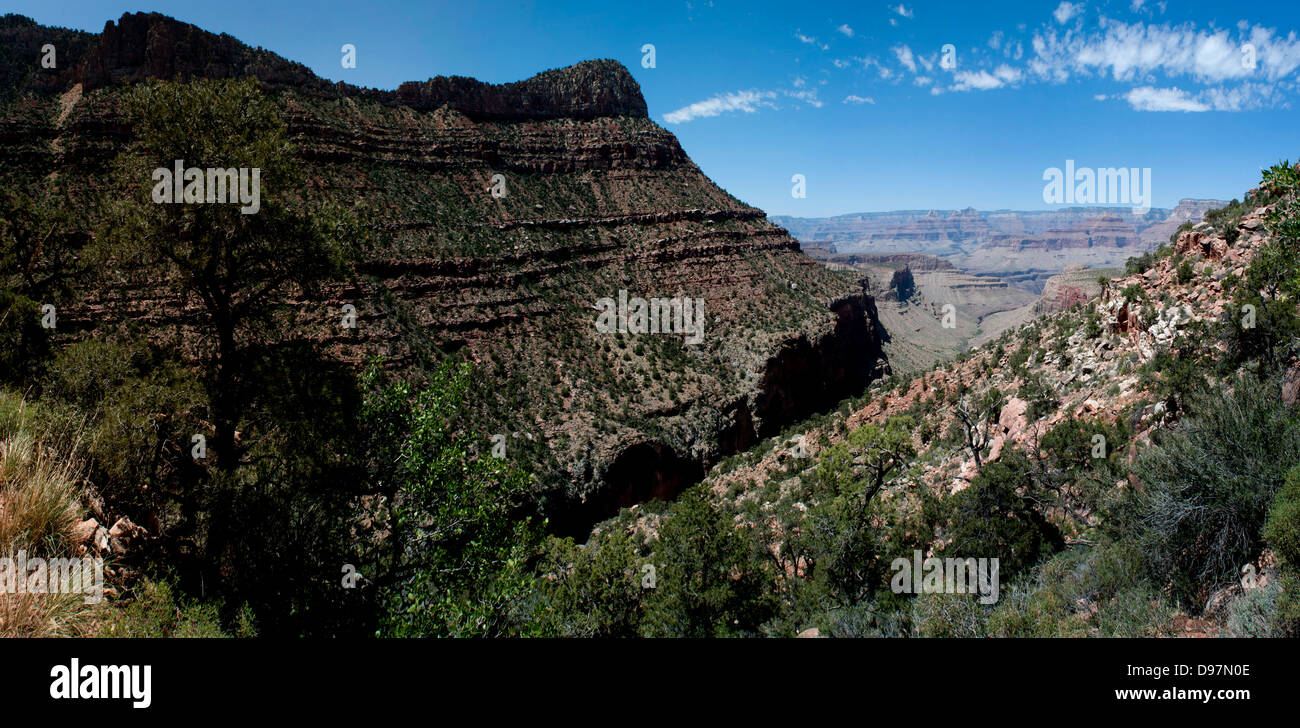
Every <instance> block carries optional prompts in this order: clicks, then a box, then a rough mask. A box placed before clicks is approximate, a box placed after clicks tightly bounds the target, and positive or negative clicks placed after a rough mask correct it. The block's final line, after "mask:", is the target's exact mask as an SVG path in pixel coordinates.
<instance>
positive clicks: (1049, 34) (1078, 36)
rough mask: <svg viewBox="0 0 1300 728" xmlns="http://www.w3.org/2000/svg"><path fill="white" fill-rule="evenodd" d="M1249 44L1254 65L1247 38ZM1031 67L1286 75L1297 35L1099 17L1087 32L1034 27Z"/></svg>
mask: <svg viewBox="0 0 1300 728" xmlns="http://www.w3.org/2000/svg"><path fill="white" fill-rule="evenodd" d="M1246 43H1249V44H1250V45H1251V46H1253V49H1254V55H1255V63H1254V67H1253V68H1252V67H1251V64H1250V63H1249V62H1248V51H1247V50H1245V44H1246ZM1033 47H1034V53H1035V55H1034V58H1033V59H1032V60H1031V61H1030V63H1029V70H1030V71H1031V72H1032V73H1034V74H1035V75H1037V76H1039V77H1040V78H1044V79H1047V80H1051V81H1056V82H1060V81H1064V80H1066V79H1067V78H1069V77H1070V75H1071V74H1073V73H1081V74H1085V75H1091V74H1102V75H1107V74H1108V75H1110V76H1111V78H1113V79H1115V80H1117V81H1142V80H1147V79H1149V78H1152V77H1154V75H1155V74H1157V73H1159V74H1164V75H1165V76H1168V77H1170V78H1174V77H1179V76H1189V77H1191V78H1194V79H1196V80H1198V81H1201V82H1204V83H1218V82H1221V81H1225V80H1237V79H1239V80H1248V79H1265V80H1269V81H1277V80H1280V79H1284V78H1287V77H1288V76H1290V75H1291V74H1293V73H1294V72H1295V71H1296V69H1297V68H1300V38H1297V37H1296V33H1295V31H1292V32H1291V33H1289V34H1288V35H1286V36H1285V37H1283V36H1280V35H1278V34H1276V32H1275V31H1274V30H1273V29H1272V28H1264V27H1261V26H1258V25H1256V26H1254V27H1249V26H1242V27H1239V29H1238V33H1237V37H1235V38H1234V37H1233V36H1232V35H1231V34H1230V33H1229V31H1227V30H1218V31H1198V30H1196V28H1195V27H1193V26H1191V25H1182V26H1169V25H1145V24H1143V23H1140V22H1138V23H1132V24H1129V23H1123V22H1120V21H1115V20H1105V19H1103V20H1102V21H1101V24H1100V30H1099V31H1098V32H1094V33H1090V34H1082V33H1074V32H1066V33H1065V34H1064V35H1057V33H1056V32H1055V31H1045V32H1043V33H1036V34H1035V35H1034V39H1033Z"/></svg>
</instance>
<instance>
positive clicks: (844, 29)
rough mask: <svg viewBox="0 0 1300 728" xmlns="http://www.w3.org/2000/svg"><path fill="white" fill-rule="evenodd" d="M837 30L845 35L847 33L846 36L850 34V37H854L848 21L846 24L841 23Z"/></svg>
mask: <svg viewBox="0 0 1300 728" xmlns="http://www.w3.org/2000/svg"><path fill="white" fill-rule="evenodd" d="M835 30H836V31H837V32H840V33H843V34H844V35H846V36H848V37H850V38H852V37H853V29H852V28H850V27H849V25H848V23H845V24H844V25H841V26H840V27H838V28H836V29H835Z"/></svg>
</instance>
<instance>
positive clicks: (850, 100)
mask: <svg viewBox="0 0 1300 728" xmlns="http://www.w3.org/2000/svg"><path fill="white" fill-rule="evenodd" d="M843 103H846V104H874V103H876V101H875V99H873V98H871V97H870V96H858V95H856V94H849V95H848V96H845V97H844V101H843Z"/></svg>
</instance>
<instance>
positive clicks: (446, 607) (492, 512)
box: [361, 362, 540, 637]
mask: <svg viewBox="0 0 1300 728" xmlns="http://www.w3.org/2000/svg"><path fill="white" fill-rule="evenodd" d="M468 377H469V365H468V364H461V365H457V364H455V363H453V362H447V363H445V364H444V365H443V366H442V367H440V368H439V369H437V370H436V371H435V372H434V373H433V374H432V375H431V377H430V380H429V382H428V384H427V385H426V386H423V387H420V388H416V387H414V386H413V385H412V384H411V383H410V382H405V381H397V382H387V383H386V382H384V381H383V380H382V377H381V374H380V371H379V367H378V365H372V366H371V367H370V368H369V369H368V370H367V372H366V374H365V377H364V390H365V392H366V395H365V401H364V403H363V406H362V410H361V422H362V426H363V430H364V432H365V445H364V452H365V453H367V461H368V465H367V469H368V472H369V479H370V483H371V487H372V489H373V491H374V493H375V494H377V495H380V496H382V498H383V500H384V502H386V503H388V504H391V507H390V508H388V509H387V510H386V513H385V514H384V515H383V517H381V523H380V526H379V528H380V530H383V531H387V536H386V537H385V538H384V539H383V544H384V547H383V550H382V551H380V552H379V553H376V554H374V555H372V556H371V559H372V560H371V566H370V570H371V571H373V572H375V573H376V574H377V576H376V577H374V581H375V583H376V588H377V589H378V598H379V602H380V604H381V606H382V608H383V610H384V613H383V614H382V616H381V619H380V634H383V635H388V636H396V637H416V636H472V635H477V636H502V635H512V634H518V633H520V631H521V630H522V629H523V627H522V626H521V625H522V624H523V622H524V621H525V620H524V614H525V612H526V610H527V609H528V608H529V605H530V604H531V603H532V600H533V588H534V583H533V576H532V571H531V567H532V564H533V559H534V558H535V557H536V555H537V551H538V545H539V541H540V534H539V531H538V524H536V523H535V521H534V520H533V519H531V518H528V517H526V516H525V515H523V506H524V502H525V496H526V494H527V491H528V487H529V485H530V484H531V478H530V477H529V476H527V475H525V474H524V473H523V472H521V471H519V470H518V469H516V468H514V467H513V466H511V465H510V464H509V463H508V462H507V461H506V460H504V459H500V458H494V457H487V456H474V455H472V454H471V452H470V449H469V447H468V446H467V438H466V437H465V436H464V435H463V433H457V432H456V430H455V429H454V427H453V425H452V423H453V422H454V421H455V419H456V416H457V413H458V412H459V411H460V409H461V408H462V406H463V404H464V396H465V389H466V387H467V386H468ZM458 435H459V436H458ZM363 573H364V572H363Z"/></svg>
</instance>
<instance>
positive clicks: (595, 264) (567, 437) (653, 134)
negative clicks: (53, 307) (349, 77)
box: [0, 15, 887, 535]
mask: <svg viewBox="0 0 1300 728" xmlns="http://www.w3.org/2000/svg"><path fill="white" fill-rule="evenodd" d="M28 31H30V28H27V29H26V30H25V31H23V32H24V33H28ZM28 34H34V35H35V36H39V35H40V32H39V31H37V32H31V33H28ZM84 46H85V47H84V48H83V49H82V51H81V52H80V53H79V54H77V55H76V57H75V58H69V59H68V60H69V61H71V62H70V63H69V67H68V68H67V69H65V70H60V71H59V73H58V74H57V75H51V76H40V75H36V76H32V77H28V78H27V80H26V81H24V83H25V84H26V85H25V88H26V90H28V91H31V92H32V93H35V94H36V96H35V99H36V100H35V101H29V102H25V103H24V104H15V103H10V104H7V105H3V106H0V129H3V130H5V133H6V134H10V135H12V136H14V137H16V138H19V139H21V140H23V141H24V144H23V145H14V146H6V147H5V148H4V150H3V151H0V157H2V158H3V159H4V161H5V163H6V168H7V169H8V170H9V173H10V174H14V175H21V176H24V177H26V178H27V179H42V178H47V177H48V176H49V175H51V174H56V175H57V177H58V178H59V179H60V180H62V181H63V183H65V184H67V185H68V186H69V188H70V189H72V191H73V195H74V198H75V199H82V200H85V201H86V204H87V205H89V204H90V200H92V199H93V197H92V196H91V194H90V192H91V190H93V189H95V188H97V187H100V186H102V185H105V184H108V183H109V180H110V178H109V177H108V172H109V168H110V163H111V161H112V159H113V157H114V156H115V154H116V153H117V152H118V151H119V150H120V149H121V148H122V147H123V146H124V145H125V144H128V143H129V142H130V140H131V138H132V132H131V129H130V125H129V123H128V121H127V120H126V119H125V118H124V116H123V113H122V104H121V98H122V93H123V90H124V88H125V87H126V86H127V85H129V84H131V83H136V82H139V81H142V80H145V79H150V78H189V77H217V78H226V77H238V76H245V75H252V76H255V77H256V78H258V79H259V80H260V81H261V82H262V85H263V88H264V89H265V90H266V92H267V93H268V94H270V95H272V97H273V98H274V99H275V100H276V101H277V103H278V104H279V105H280V106H281V108H282V110H283V114H284V117H285V119H286V121H287V124H288V129H289V134H290V136H291V138H292V141H293V142H294V144H295V147H296V150H297V154H298V156H299V157H300V159H301V160H302V164H303V165H304V167H305V169H306V170H307V171H308V174H307V177H308V181H309V183H308V186H307V187H306V188H305V189H303V190H301V193H302V194H303V195H305V196H308V197H312V198H317V199H332V200H336V201H340V202H343V203H345V204H347V205H349V206H352V207H353V208H354V210H355V212H356V214H357V216H358V218H359V219H360V220H361V221H362V222H363V223H365V224H366V225H367V226H368V227H369V228H370V229H371V231H372V232H373V234H374V241H373V246H372V249H370V250H367V251H365V254H364V255H363V257H362V259H361V260H360V261H359V262H358V263H357V271H356V272H357V275H356V276H355V277H351V278H348V279H346V280H338V281H335V282H333V283H331V284H330V285H327V286H325V288H324V291H323V294H322V296H323V297H314V296H313V297H309V296H305V295H303V296H300V297H298V298H297V299H296V300H293V301H291V302H290V304H291V309H292V315H293V325H292V326H290V327H288V328H287V329H286V330H287V331H288V332H291V333H289V334H288V335H290V336H294V337H300V338H302V339H306V340H309V341H311V342H313V343H315V344H316V345H317V346H319V347H320V349H321V350H322V351H324V352H326V353H327V354H328V355H329V356H331V357H333V358H335V359H337V360H340V361H345V362H350V363H359V362H361V361H362V360H364V359H365V358H367V357H369V356H371V355H374V354H381V355H383V356H385V357H386V359H387V361H388V363H389V365H390V366H392V367H395V368H411V367H417V366H419V365H420V362H421V361H423V360H424V359H425V357H426V356H427V355H428V354H430V353H431V352H433V353H434V354H435V356H442V355H448V354H453V353H454V354H455V355H457V356H462V357H464V358H466V359H467V360H469V361H472V362H474V363H475V364H476V365H477V368H476V375H475V382H474V384H473V390H472V392H471V397H470V401H471V403H472V407H473V409H474V422H475V424H476V428H477V429H478V435H479V436H480V437H481V438H482V441H481V444H480V449H482V450H486V449H487V448H488V447H490V444H491V443H490V441H489V440H488V437H489V435H491V434H499V433H505V434H507V435H508V445H507V456H508V457H510V458H512V459H515V460H517V461H519V463H520V464H521V465H523V466H524V467H525V468H527V469H528V470H530V471H532V472H535V473H538V474H539V478H540V482H539V498H540V499H542V500H543V501H544V502H545V503H547V504H548V508H549V515H551V516H552V519H553V523H554V524H556V526H557V528H559V529H561V530H564V531H567V532H572V533H575V534H579V535H580V534H581V533H583V532H584V531H585V529H586V528H588V527H590V525H591V524H592V523H593V522H594V521H596V520H599V519H600V518H604V517H607V516H609V515H612V514H613V513H612V511H613V510H614V509H616V508H618V507H619V506H625V505H630V504H632V503H636V502H640V501H642V500H645V499H647V498H652V497H671V496H673V495H675V494H676V493H677V492H678V491H680V490H681V489H682V488H683V487H685V486H686V485H689V484H690V483H693V482H695V481H696V480H698V479H699V478H700V477H702V475H703V472H704V471H705V470H706V469H707V468H708V467H709V466H711V465H712V464H713V463H714V462H716V461H717V460H719V459H720V458H722V457H725V456H726V455H729V454H731V453H734V452H737V451H739V450H740V449H743V448H746V447H748V446H750V445H752V444H753V443H754V442H756V441H757V440H758V439H759V438H761V437H766V436H768V435H770V434H774V433H776V432H779V431H780V429H781V428H782V427H784V426H786V425H788V424H790V423H792V422H794V421H795V420H797V419H799V418H801V417H804V416H806V415H808V414H810V413H812V412H814V411H816V410H817V409H820V408H825V407H829V406H832V405H833V404H834V403H836V402H838V401H839V400H840V399H842V398H843V397H845V396H847V395H850V394H854V393H856V392H858V391H860V390H861V389H862V388H863V387H864V386H865V385H866V384H867V383H868V382H869V381H870V380H871V379H872V378H873V377H876V376H879V375H880V373H881V372H882V371H884V370H886V369H887V364H886V362H885V359H884V355H883V352H882V349H881V332H880V330H879V325H878V323H877V321H876V315H875V307H874V303H873V301H872V299H871V297H870V296H868V295H866V294H865V293H864V292H863V291H862V289H861V286H860V285H859V283H858V279H859V278H860V275H854V274H847V273H835V272H831V271H828V270H826V269H825V268H824V267H822V266H820V265H818V264H817V263H816V262H814V261H813V260H811V259H809V258H808V257H807V256H805V255H803V254H802V252H801V251H800V249H799V244H798V243H797V242H796V241H795V240H793V239H792V238H791V237H790V236H789V235H788V234H787V233H786V232H785V230H783V229H781V228H779V227H777V226H775V225H773V224H771V223H769V222H767V221H766V220H765V219H764V215H763V213H762V211H760V210H756V209H754V208H751V207H749V206H747V205H745V204H744V203H742V202H740V201H739V200H736V199H735V198H732V197H731V196H730V195H728V194H727V193H726V192H724V191H723V190H721V189H720V188H718V187H717V186H716V185H714V184H713V183H712V182H711V181H710V180H709V179H708V178H707V177H706V176H705V175H704V174H703V173H702V172H701V171H700V169H699V168H698V167H697V166H696V165H695V164H694V163H692V162H691V161H690V159H689V158H688V157H687V156H686V154H685V153H684V152H683V151H682V149H681V146H680V145H679V144H678V143H677V140H676V139H675V138H674V137H673V136H672V134H670V133H668V132H667V131H665V130H664V129H662V128H660V127H658V126H657V125H655V124H654V123H653V122H651V121H650V120H649V118H648V116H647V113H646V106H645V102H644V100H643V99H642V98H641V94H640V90H639V87H638V86H637V84H636V82H635V80H634V79H633V78H632V77H631V75H630V74H629V73H628V72H627V70H626V69H624V68H623V67H622V66H621V65H619V64H617V63H615V62H612V61H593V62H586V63H581V64H578V65H576V66H573V67H570V68H566V69H559V70H556V71H549V72H546V73H543V74H539V75H538V76H535V77H533V78H531V79H528V80H526V81H521V82H518V83H514V84H504V85H500V86H494V85H490V84H483V83H480V82H477V81H473V80H472V79H464V78H435V79H431V80H429V81H426V82H422V83H413V84H404V85H403V86H402V87H400V88H399V89H397V90H396V91H391V92H389V91H374V90H369V89H358V88H355V87H351V86H347V85H346V84H330V83H328V82H325V81H323V80H321V79H318V78H316V77H315V76H314V75H312V74H311V73H310V72H309V71H307V70H306V69H305V68H304V67H302V66H300V65H299V64H294V63H290V62H288V61H285V60H284V59H281V58H279V57H278V56H275V55H274V54H272V53H270V52H268V51H263V50H260V49H250V48H248V47H247V46H244V45H242V44H240V43H239V42H238V41H237V40H235V39H233V38H229V37H227V36H216V35H212V34H209V33H206V32H204V31H202V30H200V29H198V28H195V27H193V26H189V25H186V24H184V23H178V22H176V21H173V20H171V19H168V18H165V17H163V16H158V15H127V16H124V17H123V18H122V19H121V20H120V21H118V22H117V23H110V24H109V25H108V26H106V28H105V32H104V33H103V34H101V35H99V36H91V37H89V38H88V39H87V40H86V42H85V44H84ZM494 187H495V188H497V189H498V190H499V191H500V192H502V193H503V194H493V189H494ZM272 194H273V193H272ZM87 209H88V210H89V208H87ZM621 290H622V291H627V292H628V294H629V295H630V296H639V297H645V298H650V297H673V296H686V297H690V298H693V299H700V300H702V301H703V303H704V308H705V312H706V314H705V330H704V335H703V339H702V341H701V342H700V343H698V344H690V343H687V342H686V341H685V340H684V337H683V336H682V335H680V334H677V335H633V334H617V333H614V334H609V333H602V332H600V331H598V330H597V328H596V326H595V321H596V312H595V311H594V310H593V309H594V306H595V304H596V303H597V301H599V300H600V299H602V298H606V297H609V298H617V297H618V296H619V292H620V291H621ZM83 295H84V300H85V304H84V305H82V306H81V307H79V308H78V309H77V310H71V311H67V312H66V313H61V317H60V320H61V322H65V323H66V331H67V332H68V335H69V337H84V336H94V335H96V333H97V332H98V331H101V330H106V329H109V328H111V327H112V326H114V325H115V323H116V322H120V321H124V320H130V321H133V322H135V323H136V324H137V325H140V326H142V327H143V328H144V330H146V331H148V330H161V329H163V328H167V329H169V330H170V329H171V328H173V327H177V326H178V325H179V329H180V331H181V332H182V334H181V335H182V338H185V339H191V338H192V332H189V330H188V329H187V325H186V324H185V323H184V322H185V321H187V320H188V319H189V317H190V316H191V315H192V314H193V313H195V310H194V308H193V304H188V307H187V304H186V303H184V302H182V301H178V300H174V299H173V298H170V297H169V296H168V294H167V292H166V291H165V290H163V289H161V288H160V287H158V286H155V285H152V284H150V283H148V282H146V283H142V284H131V285H126V284H124V285H119V286H112V287H105V288H97V289H93V290H87V291H84V292H83ZM344 304H352V305H355V306H356V308H357V310H358V321H357V327H356V328H355V329H344V328H342V327H341V326H339V323H338V321H339V316H340V312H341V309H342V306H343V305H344ZM62 327H63V324H61V330H63V329H62ZM438 352H441V353H440V354H439V353H438Z"/></svg>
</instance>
